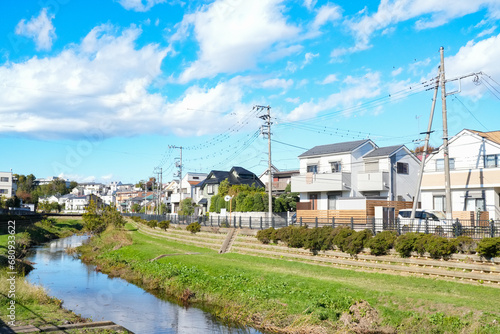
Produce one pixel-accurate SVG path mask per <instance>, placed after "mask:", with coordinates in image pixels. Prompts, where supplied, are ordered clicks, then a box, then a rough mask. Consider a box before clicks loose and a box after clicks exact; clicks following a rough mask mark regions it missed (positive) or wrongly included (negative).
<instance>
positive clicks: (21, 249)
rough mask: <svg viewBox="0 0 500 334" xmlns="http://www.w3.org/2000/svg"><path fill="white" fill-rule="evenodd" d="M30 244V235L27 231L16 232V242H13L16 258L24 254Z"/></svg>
mask: <svg viewBox="0 0 500 334" xmlns="http://www.w3.org/2000/svg"><path fill="white" fill-rule="evenodd" d="M30 245H31V236H30V234H29V233H28V232H21V233H17V234H16V242H15V244H14V252H15V256H16V259H20V258H22V257H24V256H25V255H26V253H27V252H28V248H29V247H30Z"/></svg>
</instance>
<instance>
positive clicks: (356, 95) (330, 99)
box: [287, 72, 381, 121]
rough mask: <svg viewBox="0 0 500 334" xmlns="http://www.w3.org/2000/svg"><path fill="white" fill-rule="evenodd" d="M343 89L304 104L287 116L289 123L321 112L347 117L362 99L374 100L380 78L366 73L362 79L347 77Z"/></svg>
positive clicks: (379, 91) (378, 88) (374, 73)
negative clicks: (335, 113)
mask: <svg viewBox="0 0 500 334" xmlns="http://www.w3.org/2000/svg"><path fill="white" fill-rule="evenodd" d="M343 84H344V87H342V89H341V90H340V91H339V92H338V93H334V94H331V95H329V96H327V97H326V98H324V99H320V100H318V101H312V100H311V101H309V102H304V103H302V104H300V105H299V106H297V107H296V108H295V109H294V110H292V111H291V112H290V114H289V115H288V119H287V120H289V121H298V120H301V119H309V118H313V117H316V116H317V115H318V114H319V113H321V112H323V111H330V112H337V111H338V112H340V113H341V114H342V115H344V116H349V115H350V114H351V111H349V108H352V107H354V106H356V105H357V104H359V103H360V102H363V100H364V99H369V98H374V97H376V96H379V95H380V94H381V78H380V73H378V72H368V73H367V74H366V75H364V76H362V77H353V76H347V77H346V78H345V79H344V80H343Z"/></svg>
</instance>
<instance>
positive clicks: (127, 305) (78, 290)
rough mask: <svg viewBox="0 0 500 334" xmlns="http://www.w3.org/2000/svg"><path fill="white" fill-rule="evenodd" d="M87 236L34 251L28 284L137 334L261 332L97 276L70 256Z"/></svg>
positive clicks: (65, 304) (84, 313)
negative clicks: (38, 286)
mask: <svg viewBox="0 0 500 334" xmlns="http://www.w3.org/2000/svg"><path fill="white" fill-rule="evenodd" d="M87 238H88V237H87V236H76V235H75V236H72V237H69V238H63V239H58V240H54V241H52V242H49V243H47V244H45V245H43V246H38V247H35V248H33V252H32V254H30V256H28V257H27V260H29V261H31V262H34V263H35V264H34V267H35V269H34V270H33V271H31V272H30V273H29V275H28V276H27V280H28V281H30V282H31V283H34V284H36V285H41V286H43V287H44V288H45V289H46V290H47V292H48V294H49V295H50V296H53V297H56V298H58V299H60V300H62V301H63V307H64V308H66V309H69V310H71V311H73V312H74V313H76V314H80V315H81V316H82V317H84V318H91V319H92V320H94V321H99V320H109V321H113V322H115V323H116V324H119V325H121V326H123V327H125V328H127V329H129V330H131V331H132V332H134V333H137V334H140V333H148V334H155V333H156V334H163V333H183V334H184V333H186V334H188V333H193V334H194V333H196V334H198V333H213V334H216V333H217V334H218V333H225V334H256V333H261V332H259V331H257V330H254V329H251V328H234V327H230V326H226V325H224V324H222V323H220V322H218V321H217V320H216V319H214V317H213V316H211V315H210V314H209V313H206V312H204V311H202V310H200V309H197V308H193V307H190V308H184V307H182V306H179V305H177V304H174V303H171V302H168V301H166V300H162V299H160V298H157V297H155V296H154V295H152V294H150V293H148V292H146V291H144V290H143V289H141V288H139V287H137V286H135V285H133V284H131V283H128V282H127V281H125V280H123V279H121V278H109V277H108V276H107V275H105V274H102V273H99V272H96V271H95V267H94V266H90V265H86V264H84V263H83V262H81V261H80V260H79V259H76V258H75V257H73V256H72V255H69V254H67V253H66V252H65V249H66V248H68V247H77V246H80V245H81V244H82V243H83V242H85V240H86V239H87Z"/></svg>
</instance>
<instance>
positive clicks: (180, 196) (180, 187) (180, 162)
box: [168, 145, 182, 213]
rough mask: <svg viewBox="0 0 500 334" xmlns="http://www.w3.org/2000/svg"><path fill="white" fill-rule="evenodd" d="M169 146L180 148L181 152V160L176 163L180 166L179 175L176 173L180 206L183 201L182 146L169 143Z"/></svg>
mask: <svg viewBox="0 0 500 334" xmlns="http://www.w3.org/2000/svg"><path fill="white" fill-rule="evenodd" d="M168 148H178V149H179V150H180V152H181V155H180V159H179V160H180V161H179V162H176V163H175V167H177V168H179V172H178V173H177V175H176V174H174V177H175V176H178V177H179V206H180V205H181V202H182V146H174V145H168ZM172 209H173V208H172ZM172 213H173V210H172Z"/></svg>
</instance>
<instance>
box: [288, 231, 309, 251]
mask: <svg viewBox="0 0 500 334" xmlns="http://www.w3.org/2000/svg"><path fill="white" fill-rule="evenodd" d="M308 233H309V229H308V228H307V226H301V227H295V226H294V227H293V228H292V229H291V234H290V238H289V239H288V247H293V248H302V247H304V242H305V239H306V237H307V234H308Z"/></svg>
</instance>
